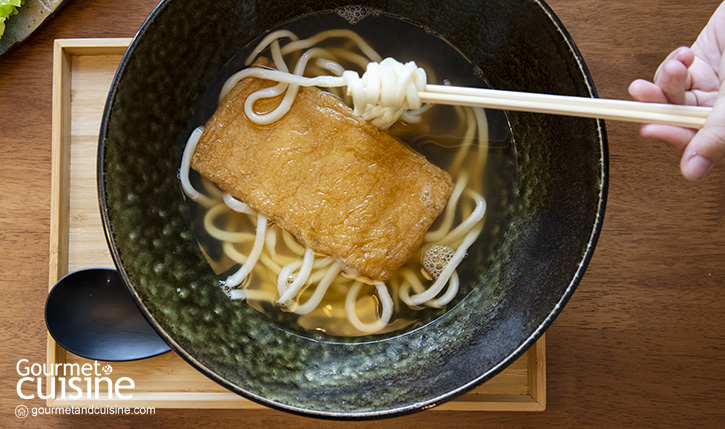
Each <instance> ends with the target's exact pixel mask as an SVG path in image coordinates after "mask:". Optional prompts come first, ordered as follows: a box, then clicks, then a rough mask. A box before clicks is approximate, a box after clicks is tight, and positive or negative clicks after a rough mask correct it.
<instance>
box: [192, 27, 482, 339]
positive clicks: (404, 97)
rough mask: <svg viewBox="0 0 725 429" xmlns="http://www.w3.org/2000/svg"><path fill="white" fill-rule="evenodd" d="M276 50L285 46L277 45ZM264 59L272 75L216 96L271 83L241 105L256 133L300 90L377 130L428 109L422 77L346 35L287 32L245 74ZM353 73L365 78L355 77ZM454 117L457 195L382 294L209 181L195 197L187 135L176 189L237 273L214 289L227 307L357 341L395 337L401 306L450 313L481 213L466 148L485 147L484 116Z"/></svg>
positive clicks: (477, 171)
mask: <svg viewBox="0 0 725 429" xmlns="http://www.w3.org/2000/svg"><path fill="white" fill-rule="evenodd" d="M282 40H286V41H287V43H286V44H284V45H283V44H282V43H281V41H282ZM331 41H335V42H337V44H331V43H329V42H331ZM340 41H342V42H343V43H340ZM265 53H267V54H268V55H269V57H271V58H270V59H271V61H272V64H274V68H275V69H276V70H271V69H267V68H262V67H248V68H245V69H243V70H241V71H239V72H238V73H235V74H234V75H232V76H231V77H229V78H228V80H227V81H226V83H225V84H224V86H223V88H222V91H221V94H220V96H219V99H220V101H221V100H222V99H223V98H224V97H225V96H226V94H227V93H228V92H229V91H230V89H231V88H232V87H233V86H234V85H235V84H236V83H237V82H239V81H240V80H241V79H243V78H245V77H248V76H254V77H258V78H262V79H266V80H272V81H277V82H279V83H278V84H277V85H275V86H272V87H269V88H265V89H262V90H259V91H257V92H255V93H253V94H252V95H250V96H249V97H248V98H247V101H246V103H245V114H246V115H247V117H248V118H249V119H250V120H251V121H252V122H255V123H257V124H273V123H274V122H275V121H277V120H278V119H280V118H281V117H282V116H284V114H285V113H286V112H287V111H288V110H289V109H290V107H291V106H292V104H293V103H294V99H295V96H296V94H297V91H298V89H299V87H300V86H312V85H314V86H320V87H326V88H330V90H331V91H333V92H335V93H336V94H337V95H338V96H340V97H341V98H343V100H345V102H346V103H347V104H348V105H350V106H351V107H353V109H354V112H355V113H356V114H358V115H360V116H362V117H363V118H365V119H367V120H369V121H371V122H372V123H374V124H375V125H377V126H378V127H380V128H383V129H386V128H389V127H391V126H392V125H393V124H395V123H396V122H398V121H401V122H402V123H405V124H415V123H418V122H420V121H421V117H422V115H423V114H424V113H425V112H426V110H427V108H428V106H423V105H421V102H420V99H419V98H418V96H417V92H418V91H420V90H422V89H423V87H424V86H425V83H426V79H427V77H426V72H425V71H424V70H423V69H422V68H419V67H417V65H416V64H415V63H413V62H409V63H407V64H401V63H399V62H397V61H395V60H393V59H391V58H386V59H384V60H383V59H382V58H381V56H380V55H379V54H378V53H377V52H376V51H375V50H374V49H373V48H372V47H371V46H370V45H369V44H368V43H366V41H365V40H363V39H362V38H361V37H360V36H359V35H358V34H357V33H355V32H353V31H350V30H328V31H323V32H320V33H318V34H316V35H314V36H312V37H309V38H307V39H302V40H300V39H299V38H298V37H297V36H296V35H295V34H293V33H292V32H290V31H288V30H279V31H275V32H272V33H270V34H269V35H268V36H266V37H265V38H264V39H263V40H262V41H261V42H260V43H259V45H258V46H257V47H256V48H255V49H254V51H253V52H252V53H251V55H250V56H249V57H248V58H247V61H246V65H247V66H250V65H252V63H253V62H254V61H255V60H256V59H257V58H258V57H259V56H260V55H262V54H265ZM293 61H294V63H293V64H294V66H290V64H292V62H293ZM353 69H357V70H363V69H364V70H365V73H364V74H363V75H362V77H360V75H359V74H358V72H357V71H355V70H353ZM343 88H346V91H343ZM282 94H284V96H283V100H282V102H281V103H280V104H279V105H278V106H277V107H276V108H275V109H274V110H272V111H270V112H265V113H260V112H257V111H255V110H254V104H255V102H256V101H258V100H260V99H263V98H271V97H277V96H281V95H282ZM456 111H457V113H458V117H459V119H460V120H461V121H462V122H463V123H464V124H465V129H466V131H465V134H464V135H463V136H462V141H461V143H460V144H459V145H458V146H457V147H456V153H455V156H454V157H453V160H452V161H451V163H450V165H449V166H447V168H446V169H447V171H448V172H449V173H450V174H451V176H452V178H453V181H454V183H455V188H454V190H453V192H452V194H451V196H450V198H449V200H448V202H447V205H446V208H445V209H444V211H443V213H442V214H441V215H440V216H439V218H438V220H437V221H436V224H434V226H433V228H432V229H431V230H430V231H428V233H427V234H426V235H425V238H424V242H423V245H422V246H421V248H420V250H419V251H418V252H417V254H416V255H415V256H414V257H413V258H411V260H410V261H409V262H408V263H407V264H405V265H404V266H403V267H402V268H400V269H399V270H397V272H396V273H395V274H394V275H393V276H392V278H390V280H389V281H388V282H387V284H385V283H383V282H380V281H373V280H370V279H367V278H362V277H359V276H353V275H350V274H347V273H345V272H343V270H342V265H341V263H340V262H338V261H336V260H334V259H333V258H331V257H328V256H326V255H322V254H317V253H315V252H314V251H312V250H311V249H308V248H305V247H303V246H302V245H300V244H299V243H298V242H297V241H296V240H295V239H294V237H293V236H292V235H291V234H289V233H288V232H286V231H284V230H282V229H281V228H279V227H278V226H277V225H275V224H270V223H269V222H268V220H267V219H266V218H265V217H264V216H263V215H261V214H259V213H256V212H255V211H254V210H253V209H252V208H250V207H249V206H248V205H247V204H245V203H244V202H242V201H239V200H236V199H235V198H233V197H232V196H231V195H229V194H225V193H224V192H223V191H221V190H220V189H219V188H217V187H216V185H214V184H213V183H211V182H209V181H208V180H207V179H202V186H203V188H204V189H203V192H200V191H199V190H197V189H196V188H195V187H194V186H193V185H192V183H191V180H190V178H189V174H190V160H191V156H192V155H193V153H194V151H195V148H196V144H197V142H198V140H199V138H200V136H201V134H202V132H203V127H198V128H197V129H195V130H194V131H193V132H192V133H191V136H190V137H189V139H188V142H187V145H186V147H185V150H184V154H183V158H182V162H181V168H180V181H181V184H182V189H183V191H184V193H185V194H186V196H187V197H188V198H189V199H191V200H193V201H195V202H196V203H197V204H199V205H200V206H202V207H203V208H204V210H206V213H205V216H204V222H203V224H204V230H205V231H206V233H208V234H209V236H211V237H212V238H213V239H215V240H218V241H219V242H220V243H221V248H222V249H223V253H224V255H225V256H226V257H227V258H228V259H229V260H231V261H233V262H234V263H235V264H237V265H238V268H236V270H235V271H234V272H233V273H232V274H231V275H229V276H228V277H227V278H226V279H225V280H223V281H222V282H221V286H222V289H223V291H224V292H225V293H226V294H227V295H228V296H229V297H230V298H231V299H235V300H247V301H249V302H250V303H252V302H269V303H274V304H275V305H276V306H277V307H278V308H279V309H281V310H284V311H288V312H294V313H296V314H299V315H306V314H312V313H318V318H325V317H327V318H332V319H339V320H341V321H344V320H345V319H346V320H347V321H348V322H349V324H350V325H352V326H353V327H354V330H357V331H359V333H358V334H360V333H362V334H370V333H377V332H382V331H385V330H390V329H394V328H395V327H396V326H397V327H399V325H395V324H392V325H389V324H390V322H391V320H392V319H393V318H394V317H393V316H394V313H395V311H396V309H400V308H401V306H402V305H405V306H407V307H408V308H410V309H412V310H419V309H423V308H425V307H434V308H441V307H445V306H446V305H448V304H449V303H450V302H451V301H452V300H453V299H454V298H455V297H456V295H457V293H458V291H459V283H460V279H459V276H458V273H457V268H458V266H459V264H460V263H461V262H462V261H463V259H464V258H465V257H466V253H467V251H468V249H469V248H470V246H471V245H473V243H474V242H475V241H476V239H477V238H478V236H479V234H480V233H481V230H482V228H483V220H484V216H485V213H486V200H485V199H484V198H483V196H482V186H483V185H482V181H483V180H482V174H483V173H482V172H483V169H484V167H485V164H486V159H487V147H486V145H485V144H474V142H475V141H481V142H486V141H487V140H488V129H487V121H486V117H485V114H484V111H483V110H482V109H473V108H456ZM428 114H432V112H429V113H428ZM220 225H221V226H220ZM312 328H317V329H319V327H312ZM354 330H347V331H351V332H354Z"/></svg>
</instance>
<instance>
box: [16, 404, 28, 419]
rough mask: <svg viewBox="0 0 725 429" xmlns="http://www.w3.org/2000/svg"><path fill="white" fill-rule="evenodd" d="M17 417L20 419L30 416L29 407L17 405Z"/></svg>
mask: <svg viewBox="0 0 725 429" xmlns="http://www.w3.org/2000/svg"><path fill="white" fill-rule="evenodd" d="M15 417H17V418H19V419H24V418H26V417H28V407H26V406H25V405H18V406H17V407H15Z"/></svg>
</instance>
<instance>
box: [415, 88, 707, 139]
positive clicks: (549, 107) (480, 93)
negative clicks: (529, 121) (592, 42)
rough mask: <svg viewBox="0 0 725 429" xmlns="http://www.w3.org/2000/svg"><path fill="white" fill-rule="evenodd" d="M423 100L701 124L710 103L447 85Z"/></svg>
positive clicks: (429, 92) (430, 90) (432, 90)
mask: <svg viewBox="0 0 725 429" xmlns="http://www.w3.org/2000/svg"><path fill="white" fill-rule="evenodd" d="M418 95H419V96H420V99H421V101H422V102H424V103H433V104H447V105H458V106H472V107H486V108H491V109H503V110H516V111H523V112H535V113H549V114H555V115H567V116H577V117H583V118H598V119H610V120H618V121H627V122H639V123H650V124H666V125H676V126H681V127H686V128H696V129H699V128H702V126H703V125H704V123H705V120H706V119H707V117H708V115H709V114H710V111H711V110H712V109H711V108H710V107H704V106H682V105H674V104H658V103H642V102H639V101H629V100H611V99H602V98H587V97H573V96H566V95H550V94H536V93H526V92H516V91H502V90H494V89H484V88H467V87H456V86H448V85H426V87H425V91H421V92H419V93H418Z"/></svg>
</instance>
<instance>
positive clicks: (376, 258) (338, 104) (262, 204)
mask: <svg viewBox="0 0 725 429" xmlns="http://www.w3.org/2000/svg"><path fill="white" fill-rule="evenodd" d="M272 84H273V83H272V82H269V81H264V80H260V79H257V78H246V79H243V80H241V81H240V82H238V83H237V85H236V86H235V87H234V88H233V89H232V90H231V92H230V93H229V94H228V95H227V96H226V98H225V99H224V100H223V101H222V103H221V104H220V106H219V108H218V109H217V111H216V113H215V114H214V115H213V116H212V117H211V119H210V120H209V121H208V122H207V124H206V126H205V129H204V132H203V134H202V136H201V138H200V140H199V143H198V144H197V147H196V151H195V152H194V155H193V157H192V161H191V165H192V168H194V169H195V170H196V171H198V172H199V173H200V174H202V175H203V176H206V177H207V178H209V179H210V180H212V181H213V182H215V183H216V184H217V185H218V186H219V187H221V188H222V189H223V190H224V191H226V192H229V193H230V194H231V195H232V196H233V197H235V198H237V199H238V200H240V201H243V202H245V203H246V204H248V205H249V206H250V207H251V208H253V209H254V210H256V211H257V212H258V213H260V214H262V215H264V216H265V217H267V218H268V219H269V220H270V221H271V222H273V223H276V224H277V225H279V226H280V227H281V228H283V229H284V230H286V231H287V232H289V233H291V234H292V235H293V236H294V237H295V238H296V239H297V240H298V241H299V242H300V243H301V244H303V245H305V246H307V247H308V248H310V249H312V250H314V251H316V252H320V253H323V254H326V255H328V256H331V257H333V258H335V259H336V260H338V261H340V262H341V263H342V264H343V269H344V271H346V272H348V273H350V274H353V275H362V276H365V277H368V278H370V279H372V280H376V281H386V280H388V279H389V278H390V277H391V276H392V274H393V272H394V271H395V270H396V269H397V268H399V267H400V266H401V265H403V264H404V263H405V262H406V261H407V260H408V259H409V258H410V257H411V255H412V253H413V252H414V251H415V250H416V249H417V248H419V247H420V245H421V243H422V241H423V237H424V235H425V233H426V232H427V231H428V229H429V228H430V226H431V224H432V223H433V221H434V220H435V219H436V217H438V215H439V214H440V213H441V212H442V211H443V209H444V207H445V205H446V203H447V200H448V197H449V196H450V194H451V192H452V190H453V183H452V181H451V177H450V175H449V174H448V173H447V172H445V171H443V170H441V169H440V168H438V167H436V166H435V165H433V164H431V163H430V162H428V161H427V160H426V159H425V158H424V157H423V156H421V155H420V154H418V153H417V152H415V151H414V150H412V149H411V148H409V147H408V146H407V145H406V144H404V143H402V142H401V141H399V140H398V139H396V138H394V137H392V136H390V135H389V134H387V133H385V132H383V131H380V130H379V129H378V128H377V127H376V126H374V125H372V124H370V123H368V122H367V121H365V120H364V119H362V118H359V117H358V116H357V115H355V114H354V113H353V111H352V109H350V108H349V107H348V106H347V105H345V104H344V103H343V102H342V100H340V99H339V98H338V97H336V96H334V95H332V94H330V93H327V92H324V91H321V90H319V89H317V88H314V87H312V88H300V91H299V93H298V95H297V98H296V99H295V101H294V104H293V105H292V108H291V110H290V111H289V112H288V113H287V114H286V115H285V116H284V117H283V118H282V119H280V120H278V121H276V122H274V123H272V124H269V125H257V124H255V123H253V122H251V121H249V119H248V118H247V116H246V115H245V113H244V102H245V100H246V99H247V97H248V96H249V94H251V93H253V92H255V91H257V90H259V89H261V88H263V87H267V86H271V85H272ZM280 100H281V97H277V98H272V99H262V100H260V101H258V102H257V103H256V104H255V111H256V112H258V113H264V112H268V111H271V110H273V109H274V108H275V107H276V106H277V105H278V104H279V102H280Z"/></svg>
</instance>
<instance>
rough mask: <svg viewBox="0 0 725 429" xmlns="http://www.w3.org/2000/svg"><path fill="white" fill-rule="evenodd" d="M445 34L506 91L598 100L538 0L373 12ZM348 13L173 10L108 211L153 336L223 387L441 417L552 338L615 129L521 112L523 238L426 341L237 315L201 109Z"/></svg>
mask: <svg viewBox="0 0 725 429" xmlns="http://www.w3.org/2000/svg"><path fill="white" fill-rule="evenodd" d="M365 3H366V4H367V5H368V6H370V7H373V8H376V9H379V10H382V11H384V12H386V13H389V14H392V15H396V16H400V17H404V18H406V19H409V20H411V21H413V22H415V23H417V24H420V25H423V26H425V27H427V28H429V29H430V30H432V31H433V32H435V33H437V34H439V35H441V36H442V37H443V38H445V39H446V40H447V41H449V42H450V43H452V44H453V45H454V46H455V47H456V48H458V49H459V50H460V51H461V52H462V53H463V55H465V56H466V57H467V58H468V59H469V60H470V61H471V62H472V63H473V64H475V65H477V66H478V67H480V69H481V70H482V72H483V75H484V76H485V78H486V79H487V81H488V82H489V83H490V84H491V86H493V87H494V88H500V89H508V90H517V91H531V92H544V93H554V94H566V95H580V96H594V95H595V90H594V87H593V85H592V83H591V80H590V78H589V75H588V72H587V70H586V67H585V65H584V62H583V60H582V58H581V56H580V55H579V53H578V51H577V49H576V47H575V46H574V43H573V41H572V40H571V39H570V37H569V36H568V34H567V33H566V31H565V30H564V29H563V27H562V26H561V24H560V23H559V21H558V20H557V19H556V17H555V16H554V14H553V13H552V12H551V11H550V10H549V9H548V7H547V6H546V5H545V4H543V3H542V2H539V1H533V0H513V1H512V0H479V1H457V2H455V1H454V2H453V3H449V4H448V5H447V7H445V8H440V7H438V8H436V9H435V10H436V11H437V13H435V14H433V13H430V12H429V11H430V10H431V8H433V7H435V6H436V4H435V2H433V1H429V0H422V1H417V2H411V1H403V0H400V1H370V2H365ZM344 5H346V2H344V1H314V0H313V1H299V2H287V1H281V0H279V1H242V0H240V1H232V0H220V1H216V2H207V1H202V0H189V1H184V2H182V1H180V0H168V1H165V2H162V3H161V4H160V5H159V7H158V8H157V9H156V10H155V11H154V13H153V14H152V15H151V16H150V17H149V19H148V20H147V22H146V23H145V24H144V26H143V27H142V29H141V30H140V32H139V33H138V35H137V36H136V38H135V39H134V41H133V42H132V44H131V47H130V48H129V50H128V52H127V54H126V55H125V56H124V59H123V61H122V63H121V66H120V68H119V71H118V73H117V75H116V78H115V80H114V83H113V85H112V88H111V92H110V94H109V99H108V102H107V105H106V111H105V113H104V117H103V123H102V130H101V141H100V146H99V165H98V167H99V195H100V199H101V212H102V217H103V220H104V226H105V227H106V233H107V238H108V240H109V245H110V247H111V250H112V254H113V257H114V259H115V261H116V264H117V266H118V268H119V271H120V272H121V274H122V276H123V277H124V279H125V280H126V282H127V284H128V285H129V288H130V290H131V293H132V295H133V296H134V297H135V299H136V300H137V302H138V303H139V305H140V307H141V309H142V311H143V312H144V313H145V315H146V316H147V318H148V319H149V321H150V322H151V323H152V324H153V325H154V326H155V327H156V328H157V330H158V331H159V333H160V334H161V335H162V336H163V337H164V338H165V339H166V340H167V342H169V344H170V345H171V346H172V347H173V348H174V350H175V351H176V352H177V353H178V354H179V355H181V356H182V357H183V358H184V359H186V360H187V361H189V362H190V363H191V364H192V365H194V366H195V367H197V368H198V369H199V370H200V371H202V372H203V373H205V374H206V375H207V376H209V377H210V378H212V379H214V380H215V381H217V382H219V383H220V384H222V385H223V386H225V387H227V388H229V389H231V390H233V391H235V392H237V393H239V394H242V395H244V396H246V397H248V398H250V399H253V400H257V401H259V402H261V403H263V404H266V405H269V406H272V407H276V408H280V409H284V410H288V411H292V412H298V413H303V414H307V415H313V416H325V417H338V418H365V417H380V416H390V415H397V414H401V413H407V412H411V411H415V410H420V409H425V408H428V407H430V406H433V405H436V404H438V403H440V402H442V401H444V400H447V399H450V398H452V397H455V396H456V395H458V394H460V393H463V392H465V391H466V390H468V389H470V388H473V387H475V386H476V385H478V384H480V383H481V382H483V381H485V380H488V379H489V378H491V377H492V376H494V375H495V374H497V373H498V372H499V371H500V370H502V369H503V368H504V367H505V366H506V365H507V364H509V363H511V362H513V361H514V360H515V359H516V358H517V357H518V356H520V355H521V354H522V353H523V352H524V351H525V350H526V349H527V348H528V347H529V346H530V345H532V344H533V342H534V341H535V340H536V339H537V338H538V337H539V336H540V335H541V334H542V333H543V331H544V330H545V329H546V328H547V327H548V326H549V325H550V324H551V322H552V321H553V319H554V318H555V317H556V315H557V314H558V313H559V312H560V311H561V308H562V307H563V305H564V304H565V303H566V301H567V300H568V299H569V297H570V296H571V294H572V292H573V290H574V288H575V287H576V284H577V283H578V282H579V280H580V279H581V276H582V275H583V272H584V270H585V268H586V265H587V263H588V261H589V259H590V258H591V255H592V252H593V249H594V245H595V243H596V239H597V237H598V234H599V230H600V228H601V221H602V216H603V211H604V202H605V196H606V174H607V161H606V158H607V155H606V139H605V135H604V128H603V124H602V123H601V122H599V121H596V120H588V119H579V118H569V117H559V116H550V115H537V114H529V113H516V112H509V113H508V119H509V122H510V124H511V130H512V132H513V139H514V141H515V142H516V151H517V154H518V155H517V159H516V164H517V165H515V166H514V168H518V171H517V175H518V182H517V186H516V189H515V190H514V192H513V193H512V198H511V202H510V205H509V206H508V209H507V210H508V211H507V215H506V219H507V223H508V224H507V229H506V234H505V236H503V237H502V238H501V242H500V246H499V249H498V251H497V253H496V255H495V258H493V259H492V260H491V261H490V263H487V264H486V266H485V269H484V268H483V267H482V268H481V269H479V270H477V271H476V272H475V273H474V276H473V277H472V279H471V280H470V284H468V285H467V287H468V289H469V290H470V292H469V293H468V294H467V296H465V298H464V299H462V300H460V302H458V303H457V305H455V306H453V307H452V308H450V309H448V310H447V311H445V312H439V313H433V314H432V315H431V317H430V319H429V320H427V321H426V323H422V324H421V325H420V326H419V327H418V328H417V329H413V330H407V331H406V332H404V333H401V334H399V335H386V336H381V337H375V336H371V337H368V338H363V339H358V340H355V341H347V340H344V339H334V338H314V339H313V338H310V337H309V336H304V335H299V334H298V333H296V332H294V331H293V330H288V329H284V328H283V327H281V326H280V325H279V324H276V323H272V322H270V321H269V320H268V319H266V318H265V317H264V316H262V315H260V314H259V313H258V312H257V311H255V310H254V309H252V308H250V307H249V306H247V305H244V304H242V305H240V303H239V302H235V301H230V300H229V299H227V297H226V296H225V295H224V294H223V293H222V292H221V291H220V289H219V288H218V287H217V286H216V285H217V283H216V278H215V277H214V275H213V274H212V272H211V271H210V270H209V267H208V265H207V263H206V261H205V259H204V257H203V256H202V254H201V252H200V251H199V247H198V245H197V242H196V240H195V239H194V237H193V234H192V233H191V231H190V228H189V225H188V222H187V220H186V217H185V214H186V210H187V208H186V206H185V204H184V201H183V198H182V193H181V190H180V187H179V183H178V179H177V170H178V166H179V163H180V159H181V152H182V150H183V144H184V141H185V137H183V135H184V133H185V132H187V131H188V124H189V118H190V117H192V116H193V115H194V113H195V112H194V106H196V105H197V101H198V99H199V97H200V96H201V95H202V94H204V92H205V91H207V88H208V84H209V82H210V81H211V80H213V79H214V77H215V76H216V75H217V73H218V71H219V70H220V69H221V68H223V67H224V65H225V64H226V63H227V62H228V61H229V60H230V59H231V58H232V57H234V55H235V54H236V53H237V52H238V51H239V50H240V49H241V48H242V47H243V46H245V45H246V44H247V43H248V42H249V41H251V40H253V39H255V38H256V37H258V36H259V35H260V34H262V33H264V32H265V31H267V30H268V29H269V28H272V27H275V26H277V25H279V24H280V23H283V22H286V21H289V20H291V19H293V18H296V17H298V16H300V15H304V14H309V13H314V12H320V11H325V10H332V9H335V8H337V7H341V6H344Z"/></svg>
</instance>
